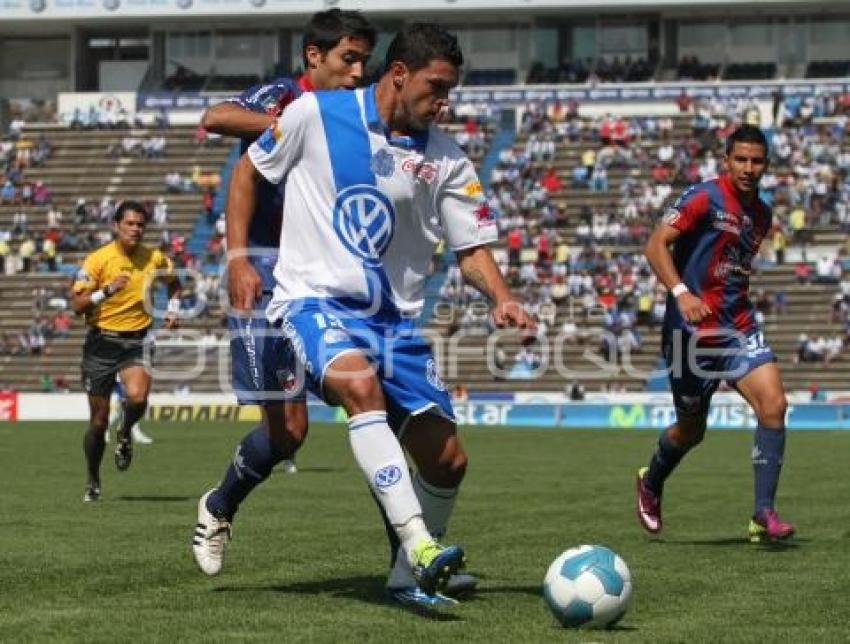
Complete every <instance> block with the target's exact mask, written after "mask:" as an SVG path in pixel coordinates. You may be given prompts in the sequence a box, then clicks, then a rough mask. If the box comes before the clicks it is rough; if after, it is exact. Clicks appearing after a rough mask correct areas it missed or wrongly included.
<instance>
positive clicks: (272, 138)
mask: <svg viewBox="0 0 850 644" xmlns="http://www.w3.org/2000/svg"><path fill="white" fill-rule="evenodd" d="M282 137H283V134H281V131H280V130H279V129H278V127H277V123H275V124H274V125H272V126H271V127H270V128H269V129H267V130H266V131H265V132H263V134H262V135H261V136H260V138H259V139H257V145H259V146H260V149H261V150H262V151H263V152H265V153H266V154H271V153H272V152H274V149H275V147H276V146H277V144H278V142H279V141H280V139H281V138H282Z"/></svg>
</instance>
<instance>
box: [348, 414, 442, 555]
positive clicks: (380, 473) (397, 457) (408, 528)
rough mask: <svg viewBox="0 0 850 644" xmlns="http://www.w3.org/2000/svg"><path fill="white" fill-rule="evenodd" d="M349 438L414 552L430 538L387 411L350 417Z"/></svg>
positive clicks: (403, 541)
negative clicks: (389, 423)
mask: <svg viewBox="0 0 850 644" xmlns="http://www.w3.org/2000/svg"><path fill="white" fill-rule="evenodd" d="M348 440H349V442H350V443H351V451H352V452H353V453H354V459H355V460H356V461H357V464H358V465H359V466H360V470H361V471H362V472H363V474H365V475H366V480H367V481H369V486H370V487H371V488H372V490H373V491H374V492H375V496H376V497H377V499H378V501H379V502H380V503H381V505H382V506H383V508H384V512H386V514H387V518H388V519H389V521H390V523H391V524H392V526H393V527H394V528H395V530H396V533H397V534H398V538H399V539H400V540H401V547H402V548H404V550H405V552H406V553H409V552H411V550H412V549H413V547H414V546H416V545H417V544H418V543H419V542H420V541H422V540H423V539H430V538H431V535H430V534H429V533H428V529H427V528H426V527H425V522H424V521H423V520H422V508H421V507H420V505H419V501H418V500H417V498H416V493H415V492H414V490H413V484H412V483H411V481H410V472H409V471H408V469H407V461H406V460H405V458H404V452H403V451H402V449H401V445H400V444H399V442H398V439H397V438H396V437H395V434H393V432H392V430H391V429H390V426H389V425H387V412H385V411H368V412H364V413H362V414H357V415H355V416H352V417H351V418H349V419H348Z"/></svg>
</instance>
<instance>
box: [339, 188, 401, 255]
mask: <svg viewBox="0 0 850 644" xmlns="http://www.w3.org/2000/svg"><path fill="white" fill-rule="evenodd" d="M334 230H335V231H336V234H337V236H338V237H339V239H340V241H342V243H343V245H344V246H345V247H346V248H347V249H348V251H349V252H350V253H351V254H352V255H355V256H357V257H359V258H360V259H362V260H363V261H364V262H365V263H367V264H372V265H377V264H380V262H381V256H382V255H383V254H384V253H385V252H386V250H387V248H388V247H389V245H390V241H391V240H392V238H393V233H394V232H395V211H394V210H393V207H392V204H391V203H390V200H389V199H387V197H386V196H385V195H384V194H383V193H381V192H380V191H379V190H378V189H377V188H375V187H374V186H369V185H365V184H359V185H354V186H350V187H348V188H346V189H345V190H343V191H342V192H340V193H339V195H337V198H336V203H335V204H334Z"/></svg>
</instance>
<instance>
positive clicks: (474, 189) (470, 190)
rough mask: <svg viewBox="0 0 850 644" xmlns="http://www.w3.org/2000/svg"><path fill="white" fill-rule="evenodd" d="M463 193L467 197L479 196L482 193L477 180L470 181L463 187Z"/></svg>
mask: <svg viewBox="0 0 850 644" xmlns="http://www.w3.org/2000/svg"><path fill="white" fill-rule="evenodd" d="M463 194H465V195H466V196H467V197H480V196H481V195H482V194H483V190H482V189H481V183H480V182H479V181H470V182H469V183H467V184H466V185H465V186H464V187H463Z"/></svg>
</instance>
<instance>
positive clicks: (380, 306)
mask: <svg viewBox="0 0 850 644" xmlns="http://www.w3.org/2000/svg"><path fill="white" fill-rule="evenodd" d="M462 63H463V56H462V54H461V52H460V49H459V47H458V45H457V41H456V39H455V38H454V37H453V36H452V35H450V34H449V33H447V32H446V31H445V30H443V29H442V28H441V27H439V26H436V25H431V24H414V25H410V26H408V27H406V28H405V29H404V30H403V31H402V32H400V33H399V34H398V35H397V36H396V38H395V39H394V41H393V42H392V43H391V45H390V47H389V49H388V51H387V56H386V71H385V73H384V75H383V76H382V77H381V79H380V80H379V81H378V83H377V84H375V85H372V86H370V87H368V88H365V89H362V90H355V91H353V92H350V91H337V92H315V93H312V94H305V95H303V96H302V97H301V98H299V99H298V100H296V101H294V102H293V103H292V104H291V105H290V106H289V107H288V108H287V110H286V111H285V112H284V113H283V115H282V116H281V118H280V119H279V120H278V122H277V124H276V125H275V126H273V127H272V128H270V129H269V130H268V131H267V132H266V133H265V134H263V136H261V137H260V138H259V139H258V140H257V141H256V142H255V143H254V144H253V145H252V146H251V147H250V148H249V150H248V152H247V154H246V155H244V156H243V157H242V158H241V159H240V161H239V162H238V163H237V165H236V167H235V168H234V172H233V176H232V179H231V185H230V191H229V196H228V205H227V211H228V214H229V215H230V216H231V217H235V218H237V219H238V218H250V216H251V213H252V211H253V209H254V201H255V198H256V197H255V195H256V185H257V182H258V181H259V180H260V179H261V178H263V179H266V180H267V181H270V182H273V183H275V182H277V183H279V182H281V181H285V184H286V195H287V197H286V200H285V203H284V215H283V230H282V232H281V246H280V257H279V260H278V264H277V266H276V268H275V278H276V286H275V289H274V295H273V298H272V302H271V304H270V305H269V307H268V310H267V314H268V316H269V319H270V320H271V321H273V322H275V323H277V324H279V325H280V326H281V328H282V332H283V333H284V334H285V335H286V336H287V338H288V339H289V340H290V341H291V342H292V345H293V348H294V351H295V353H296V354H297V356H298V358H299V361H300V364H301V365H302V366H303V368H304V370H305V374H304V376H305V380H306V383H307V386H308V387H309V388H310V389H311V390H312V391H313V392H314V393H316V394H317V395H320V396H321V397H323V398H324V399H325V400H326V401H328V402H329V403H331V404H338V405H342V406H343V407H344V409H345V410H346V412H347V413H348V416H349V420H348V425H349V430H350V431H349V438H350V443H351V447H352V451H353V453H354V456H355V459H356V461H357V463H358V465H359V466H360V468H361V470H362V471H363V473H364V474H365V476H366V478H367V480H368V481H369V485H370V486H371V488H372V491H373V492H374V494H375V495H376V496H377V497H378V499H379V501H380V502H381V504H382V506H383V507H384V510H385V512H386V514H387V517H388V518H389V521H390V523H391V524H392V526H393V527H394V529H395V531H396V533H397V534H398V537H399V539H400V541H401V544H402V550H403V553H404V555H405V556H400V557H398V561H397V563H396V568H395V569H394V570H393V572H392V573H391V575H390V580H389V582H388V584H389V586H390V587H391V588H392V590H394V591H398V592H400V593H404V592H422V593H425V594H428V595H432V596H436V593H437V591H439V590H440V589H441V588H442V587H443V586H444V584H445V583H446V581H447V579H448V577H449V575H450V574H451V573H453V572H455V571H456V570H458V569H459V568H460V567H462V565H463V561H464V554H463V550H462V549H461V548H460V547H458V546H449V547H444V546H441V545H439V544H438V543H437V541H436V539H435V537H440V536H441V535H443V534H444V532H445V529H446V525H447V523H448V519H449V516H450V514H451V512H452V509H453V507H454V502H455V499H456V496H457V490H458V486H459V485H460V482H461V480H462V478H463V475H464V472H465V470H466V463H467V457H466V453H465V452H464V450H463V447H462V445H461V443H460V440H459V438H458V436H457V432H456V426H455V420H454V415H453V410H452V407H451V401H450V399H449V396H448V394H447V392H446V389H445V386H444V385H443V383H442V382H441V381H440V378H439V374H438V371H437V368H436V365H435V363H434V359H433V356H432V354H431V351H430V348H429V347H428V345H427V344H426V343H425V341H424V340H423V339H422V338H421V337H420V336H419V335H418V333H417V332H416V330H415V328H414V319H415V317H416V316H417V315H418V314H419V312H420V311H421V309H422V302H423V287H424V282H425V279H426V277H427V275H428V272H429V270H430V266H429V264H430V259H431V255H432V253H433V251H434V248H435V247H436V245H437V243H438V242H439V241H440V240H441V239H445V240H446V242H447V244H448V246H449V247H451V248H452V249H453V250H454V251H455V252H456V254H457V257H458V262H459V265H460V268H461V272H462V273H463V275H464V277H465V278H466V280H467V281H468V282H469V283H470V284H472V285H473V286H474V287H476V288H477V289H479V290H480V291H481V292H482V293H484V294H485V295H486V296H487V297H488V298H489V299H490V300H491V302H492V304H493V316H494V321H495V322H496V324H497V325H499V326H506V325H511V326H516V327H519V328H533V326H534V322H533V320H532V319H531V318H530V317H529V316H528V314H527V313H526V312H525V311H524V310H523V308H522V306H521V305H520V304H519V303H518V302H517V300H516V299H515V298H514V297H513V296H512V295H511V293H510V291H509V290H508V288H507V285H506V284H505V282H504V279H503V278H502V275H501V273H500V271H499V269H498V267H497V265H496V263H495V261H494V260H493V256H492V254H491V252H490V250H489V248H488V244H489V243H491V242H493V241H495V240H496V238H497V230H496V225H495V221H494V219H493V217H492V215H491V214H490V212H489V210H488V208H487V205H486V202H485V200H484V198H483V195H482V191H481V187H480V184H479V182H478V178H477V176H476V174H475V170H474V168H473V166H472V163H471V162H470V161H469V159H467V158H466V157H465V156H464V155H463V153H462V152H461V151H460V149H459V148H457V146H456V145H455V144H454V143H453V142H452V141H451V140H450V139H449V137H447V136H446V135H445V134H443V133H442V132H440V131H439V130H438V129H437V128H436V127H434V126H433V125H432V124H433V121H434V119H435V118H436V117H437V115H438V114H439V113H440V112H441V111H442V110H443V109H445V108H446V107H447V105H448V94H449V90H450V89H451V88H452V87H454V86H455V85H456V84H457V81H458V72H459V68H460V66H461V65H462ZM227 243H228V249H229V251H230V252H240V251H241V250H242V249H244V248H245V247H246V240H245V239H244V238H240V237H238V236H234V235H232V234H231V232H230V230H229V231H228V240H227ZM230 295H231V299H232V300H233V303H234V306H235V307H236V308H237V309H240V310H247V309H250V308H251V306H252V305H253V301H254V298H255V297H256V293H254V292H250V291H246V292H245V293H231V294H230ZM240 300H241V301H240ZM388 416H389V419H390V420H391V421H392V423H393V425H395V426H397V427H400V428H401V429H400V432H399V434H400V439H399V438H397V437H396V435H395V434H393V432H392V431H391V430H390V426H389V424H388ZM399 440H400V441H401V444H403V445H404V447H405V448H406V449H407V450H408V453H409V454H410V456H411V459H412V461H413V462H414V464H415V465H416V468H417V472H416V474H415V475H414V476H411V475H410V473H409V471H408V466H407V462H406V461H405V457H404V453H403V452H402V448H401V444H400V442H399ZM417 584H418V588H417V586H416V585H417Z"/></svg>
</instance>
